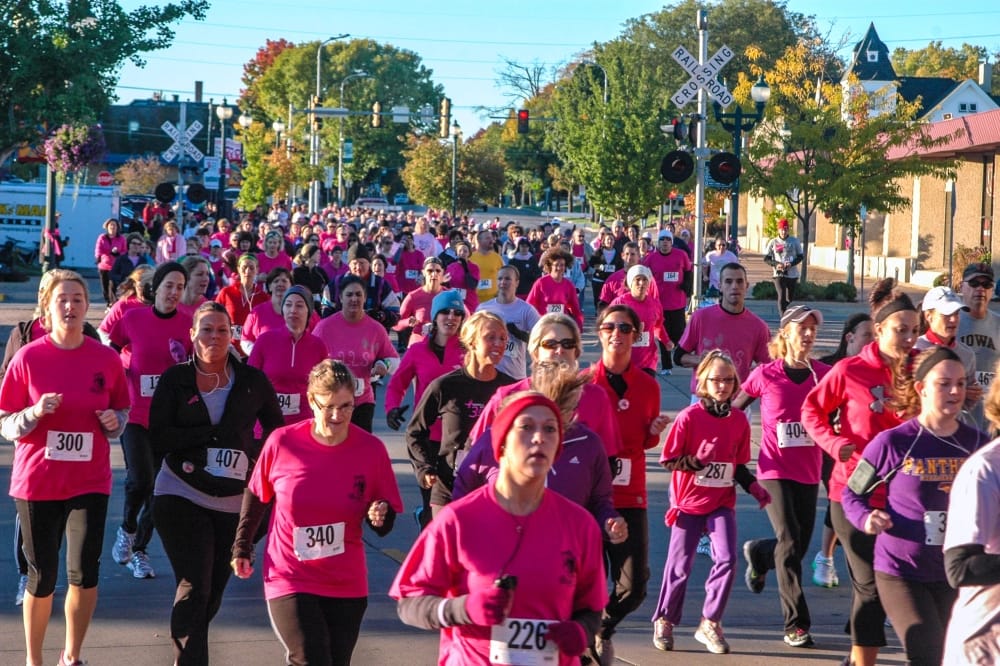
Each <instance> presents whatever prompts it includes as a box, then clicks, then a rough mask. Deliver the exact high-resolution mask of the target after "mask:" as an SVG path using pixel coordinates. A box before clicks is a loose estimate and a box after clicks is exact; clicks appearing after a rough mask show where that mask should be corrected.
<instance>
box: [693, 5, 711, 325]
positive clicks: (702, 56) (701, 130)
mask: <svg viewBox="0 0 1000 666" xmlns="http://www.w3.org/2000/svg"><path fill="white" fill-rule="evenodd" d="M697 27H698V64H699V65H701V66H704V65H705V63H706V62H707V61H708V12H707V11H705V10H704V9H699V10H698V13H697ZM707 115H708V91H706V90H705V88H703V87H699V88H698V118H697V123H698V125H697V127H698V129H697V132H698V136H697V141H696V143H695V149H694V156H695V161H694V165H695V166H694V172H695V177H696V179H697V180H696V182H695V186H694V257H695V261H696V262H698V263H699V264H700V263H701V258H702V257H703V256H704V252H703V248H702V245H703V241H702V238H703V237H704V235H705V159H706V158H707V157H708V145H707V143H706V140H705V134H706V131H705V130H706V126H707V122H706V121H707ZM693 286H694V291H693V292H692V296H691V300H692V302H693V303H694V307H698V303H700V302H701V272H700V269H697V270H695V278H694V285H693Z"/></svg>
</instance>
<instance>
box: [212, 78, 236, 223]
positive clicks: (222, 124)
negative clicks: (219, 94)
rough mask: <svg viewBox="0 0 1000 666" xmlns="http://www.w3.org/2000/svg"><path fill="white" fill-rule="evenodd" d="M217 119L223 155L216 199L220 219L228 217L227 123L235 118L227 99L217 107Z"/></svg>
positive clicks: (220, 162)
mask: <svg viewBox="0 0 1000 666" xmlns="http://www.w3.org/2000/svg"><path fill="white" fill-rule="evenodd" d="M215 117H216V118H218V119H219V129H220V131H221V132H222V151H221V152H222V155H220V159H219V189H218V196H217V197H216V207H217V208H218V215H219V217H227V215H226V197H225V193H226V121H228V120H229V119H230V118H232V117H233V107H231V106H227V105H226V98H225V97H223V98H222V104H221V105H220V106H217V107H215Z"/></svg>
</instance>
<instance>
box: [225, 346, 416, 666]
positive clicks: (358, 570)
mask: <svg viewBox="0 0 1000 666" xmlns="http://www.w3.org/2000/svg"><path fill="white" fill-rule="evenodd" d="M308 386H309V388H308V392H307V396H308V401H309V406H310V408H311V409H312V418H311V419H309V420H307V421H302V422H300V423H296V424H294V425H290V426H286V427H284V428H278V429H277V430H275V431H274V432H273V433H272V434H271V436H270V437H268V439H267V442H266V443H265V444H264V448H263V450H262V451H261V454H260V458H259V459H258V460H257V464H256V465H255V467H254V470H253V474H252V475H251V477H250V482H249V484H248V486H247V493H246V494H245V495H244V499H243V508H242V510H241V512H240V526H239V529H238V530H237V532H236V538H235V540H234V542H233V562H232V566H233V570H234V571H235V573H236V575H237V576H239V577H240V578H249V577H250V575H251V574H252V573H253V553H254V547H253V541H254V534H255V533H256V531H257V527H258V526H259V524H260V522H261V520H262V518H263V516H264V514H265V512H266V508H267V505H268V504H273V511H272V513H271V518H270V522H269V525H268V537H267V545H266V548H265V550H264V560H263V577H264V594H265V597H266V598H267V606H268V614H269V615H270V617H271V622H272V626H273V627H274V631H275V633H276V634H277V636H278V640H280V641H281V644H282V645H283V646H284V647H285V650H286V660H287V661H288V663H290V664H306V663H308V664H349V663H350V662H351V653H352V652H353V651H354V645H355V643H357V640H358V634H359V633H360V630H361V620H362V618H363V617H364V613H365V608H366V607H367V605H368V571H367V565H366V562H365V543H364V541H363V540H362V536H363V533H362V525H363V524H365V523H367V524H368V526H369V527H371V529H372V530H373V531H374V532H375V533H376V534H378V535H379V536H385V535H386V534H388V533H389V531H390V530H392V527H393V524H394V522H395V518H396V514H397V513H399V512H401V511H402V510H403V502H402V500H401V499H400V496H399V488H398V487H397V485H396V477H395V474H394V473H393V471H392V461H391V460H390V458H389V454H388V452H387V451H386V449H385V445H384V444H382V442H381V441H379V440H378V439H377V438H375V437H374V436H372V435H370V434H369V433H367V432H365V431H364V430H362V429H361V428H359V427H357V426H355V425H353V424H352V423H351V421H350V415H351V411H352V409H353V406H354V377H353V376H352V375H351V372H350V370H348V369H347V367H346V366H344V364H342V363H339V362H337V361H331V360H329V359H327V360H325V361H323V362H322V363H320V364H319V365H317V366H316V367H315V368H314V369H313V371H312V372H311V373H310V374H309V381H308Z"/></svg>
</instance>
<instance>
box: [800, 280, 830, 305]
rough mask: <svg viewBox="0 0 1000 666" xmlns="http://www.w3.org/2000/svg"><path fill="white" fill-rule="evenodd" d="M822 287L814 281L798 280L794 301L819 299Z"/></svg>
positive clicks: (821, 297) (821, 296)
mask: <svg viewBox="0 0 1000 666" xmlns="http://www.w3.org/2000/svg"><path fill="white" fill-rule="evenodd" d="M823 293H824V288H823V287H822V286H821V285H818V284H816V283H815V282H799V284H798V285H796V287H795V298H793V299H792V300H795V301H821V300H823V298H824V296H823Z"/></svg>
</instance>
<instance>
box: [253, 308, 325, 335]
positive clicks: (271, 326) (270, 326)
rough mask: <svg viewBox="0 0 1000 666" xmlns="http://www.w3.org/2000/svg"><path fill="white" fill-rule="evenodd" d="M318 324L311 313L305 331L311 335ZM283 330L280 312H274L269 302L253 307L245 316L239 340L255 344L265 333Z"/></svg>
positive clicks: (316, 315) (316, 316) (314, 314)
mask: <svg viewBox="0 0 1000 666" xmlns="http://www.w3.org/2000/svg"><path fill="white" fill-rule="evenodd" d="M318 323H319V315H318V314H316V312H315V311H313V313H312V316H310V317H309V323H307V324H306V331H308V332H309V333H312V332H313V330H315V328H316V324H318ZM285 328H287V326H286V325H285V318H284V317H283V316H282V314H281V313H280V312H275V311H274V305H272V304H271V301H267V302H265V303H261V304H260V305H256V306H254V309H253V310H251V311H250V314H248V315H247V318H246V321H244V322H243V337H242V338H241V340H246V341H247V342H255V341H256V340H257V338H259V337H260V336H261V335H263V334H264V333H266V332H267V331H273V330H275V329H285Z"/></svg>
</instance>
